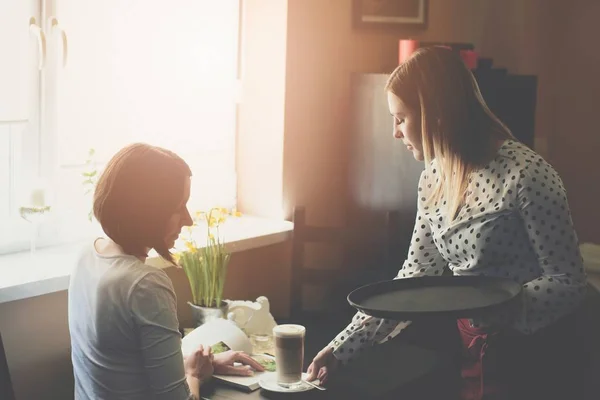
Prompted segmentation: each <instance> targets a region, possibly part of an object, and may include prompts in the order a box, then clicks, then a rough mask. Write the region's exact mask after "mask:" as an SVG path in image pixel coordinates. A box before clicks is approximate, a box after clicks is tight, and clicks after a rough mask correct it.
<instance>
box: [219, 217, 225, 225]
mask: <svg viewBox="0 0 600 400" xmlns="http://www.w3.org/2000/svg"><path fill="white" fill-rule="evenodd" d="M217 222H218V223H219V224H222V223H223V222H225V217H221V218H219V219H218V221H217Z"/></svg>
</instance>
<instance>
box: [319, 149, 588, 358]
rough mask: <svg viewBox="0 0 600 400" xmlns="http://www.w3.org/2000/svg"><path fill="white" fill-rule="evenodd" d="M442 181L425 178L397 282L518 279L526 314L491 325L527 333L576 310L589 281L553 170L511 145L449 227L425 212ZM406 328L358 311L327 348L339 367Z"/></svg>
mask: <svg viewBox="0 0 600 400" xmlns="http://www.w3.org/2000/svg"><path fill="white" fill-rule="evenodd" d="M437 179H438V173H437V171H436V169H435V161H434V163H433V165H432V170H431V173H430V174H429V175H428V173H427V172H426V171H424V172H423V173H422V174H421V179H420V181H419V199H418V207H417V219H416V222H415V230H414V232H413V237H412V240H411V244H410V248H409V250H408V255H407V259H406V261H405V262H404V264H403V265H402V268H401V269H400V271H399V272H398V275H397V277H396V279H401V278H406V277H418V276H425V275H440V274H441V273H442V270H443V269H444V267H445V266H448V267H449V268H450V270H451V271H452V272H453V273H454V275H462V276H467V275H486V276H499V277H508V278H511V279H514V280H515V281H517V282H520V283H522V284H523V289H524V290H523V304H522V307H521V311H520V312H519V313H518V315H512V316H510V318H506V317H502V316H498V319H497V320H494V323H497V322H498V320H502V321H504V322H505V323H507V324H509V325H510V326H511V327H512V328H514V329H516V330H518V331H520V332H523V333H525V334H530V333H533V332H535V331H537V330H538V329H540V328H543V327H545V326H547V325H549V324H551V323H552V322H553V321H556V320H557V319H558V318H560V317H561V316H564V315H566V314H568V313H569V312H571V311H573V310H574V309H575V307H576V306H577V304H578V303H579V302H580V300H581V299H582V298H583V295H584V288H585V284H586V276H585V272H584V269H583V263H582V259H581V255H580V252H579V247H578V241H577V236H576V234H575V231H574V229H573V223H572V221H571V214H570V211H569V207H568V205H567V196H566V192H565V188H564V186H563V184H562V181H561V179H560V177H559V176H558V174H557V173H556V171H555V170H554V169H553V168H552V166H550V165H549V164H548V163H547V162H546V161H545V160H544V159H543V158H542V157H540V156H539V155H538V154H536V153H535V152H534V151H532V150H530V149H529V148H527V147H526V146H525V145H523V144H521V143H519V142H517V141H514V140H507V141H506V142H504V144H503V145H502V147H501V148H500V149H499V150H498V153H497V155H496V157H495V158H494V159H493V160H492V161H491V162H490V163H489V164H488V165H487V166H486V167H485V168H483V169H481V170H478V171H476V172H474V173H472V174H471V177H470V179H469V184H468V187H467V196H466V201H465V204H464V206H463V207H462V208H461V209H460V211H459V213H458V216H457V218H456V219H455V220H454V221H452V222H450V223H448V221H447V220H446V217H445V216H444V215H443V214H442V212H441V211H440V210H439V209H436V208H435V207H436V205H434V206H433V207H427V206H425V199H426V198H427V196H428V194H429V193H430V192H431V190H432V188H433V186H434V183H435V182H436V180H437ZM440 201H443V197H442V198H441V200H440ZM473 323H474V324H475V325H478V324H482V325H483V324H487V323H489V321H474V322H473ZM409 324H410V321H391V320H385V319H379V318H373V317H369V316H366V315H365V314H362V313H360V312H359V313H357V314H356V315H355V316H354V318H353V319H352V322H351V323H350V325H348V327H346V329H344V330H343V331H342V332H340V333H339V334H338V335H337V336H336V337H335V339H334V340H332V341H331V343H330V346H331V347H332V348H333V350H334V352H333V354H334V355H335V357H336V358H337V359H338V360H341V361H342V362H347V361H348V360H349V359H351V358H352V356H353V355H354V354H356V353H358V352H361V351H362V350H363V349H364V348H365V347H366V346H370V345H373V344H374V343H383V342H385V341H387V340H389V339H391V338H393V337H395V336H396V335H397V334H398V333H399V332H400V331H402V329H404V328H405V327H406V326H408V325H409Z"/></svg>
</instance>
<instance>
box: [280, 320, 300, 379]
mask: <svg viewBox="0 0 600 400" xmlns="http://www.w3.org/2000/svg"><path fill="white" fill-rule="evenodd" d="M305 332H306V328H304V327H303V326H302V325H292V324H286V325H277V326H276V327H275V328H273V337H274V338H275V363H276V365H277V366H276V371H277V383H278V384H280V385H281V386H293V385H297V384H300V383H301V381H302V366H303V364H304V336H305Z"/></svg>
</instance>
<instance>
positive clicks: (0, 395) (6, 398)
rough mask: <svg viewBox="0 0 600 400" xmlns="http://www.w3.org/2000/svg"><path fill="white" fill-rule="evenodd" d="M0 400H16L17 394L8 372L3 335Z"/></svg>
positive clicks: (0, 363) (0, 344)
mask: <svg viewBox="0 0 600 400" xmlns="http://www.w3.org/2000/svg"><path fill="white" fill-rule="evenodd" d="M0 399H2V400H15V393H14V391H13V387H12V382H11V379H10V373H9V371H8V362H7V361H6V355H5V353H4V344H3V343H2V334H0Z"/></svg>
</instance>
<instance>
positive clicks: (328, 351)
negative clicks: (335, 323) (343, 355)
mask: <svg viewBox="0 0 600 400" xmlns="http://www.w3.org/2000/svg"><path fill="white" fill-rule="evenodd" d="M339 363H340V362H339V360H338V359H337V358H335V356H334V355H333V348H331V347H329V346H327V347H325V348H324V349H323V350H321V351H320V352H319V353H318V354H317V355H316V356H315V358H313V361H312V363H310V365H309V366H308V369H307V370H306V372H307V373H308V376H307V377H306V380H307V381H309V382H312V381H314V380H315V379H317V378H318V379H319V381H320V383H321V385H324V384H325V382H327V379H328V378H329V376H330V374H333V373H334V372H335V371H336V370H337V368H338V365H339Z"/></svg>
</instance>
